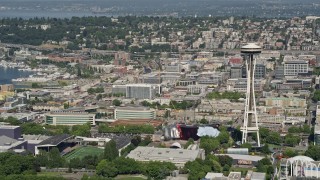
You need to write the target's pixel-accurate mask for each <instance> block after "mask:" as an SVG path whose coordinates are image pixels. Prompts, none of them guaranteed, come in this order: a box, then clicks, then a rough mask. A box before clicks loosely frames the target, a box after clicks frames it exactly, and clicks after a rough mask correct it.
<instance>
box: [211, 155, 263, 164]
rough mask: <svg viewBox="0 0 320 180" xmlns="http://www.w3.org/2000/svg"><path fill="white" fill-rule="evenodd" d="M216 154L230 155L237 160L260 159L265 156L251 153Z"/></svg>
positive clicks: (255, 160)
mask: <svg viewBox="0 0 320 180" xmlns="http://www.w3.org/2000/svg"><path fill="white" fill-rule="evenodd" d="M215 155H216V156H229V157H231V158H232V159H235V160H248V161H254V162H257V161H260V160H261V159H263V158H264V157H262V156H251V155H242V154H215Z"/></svg>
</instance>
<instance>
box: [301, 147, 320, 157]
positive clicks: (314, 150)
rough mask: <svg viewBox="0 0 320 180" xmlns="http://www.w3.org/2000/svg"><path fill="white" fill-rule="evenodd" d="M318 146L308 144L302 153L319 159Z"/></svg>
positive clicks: (319, 148) (319, 149)
mask: <svg viewBox="0 0 320 180" xmlns="http://www.w3.org/2000/svg"><path fill="white" fill-rule="evenodd" d="M319 152H320V146H312V145H311V146H309V147H308V150H306V152H305V153H304V155H306V156H308V157H310V158H312V159H313V160H315V161H318V160H320V153H319Z"/></svg>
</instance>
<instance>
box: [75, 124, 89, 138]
mask: <svg viewBox="0 0 320 180" xmlns="http://www.w3.org/2000/svg"><path fill="white" fill-rule="evenodd" d="M90 129H91V125H90V124H89V123H86V124H83V125H74V126H72V129H71V134H72V135H75V136H84V137H89V136H90Z"/></svg>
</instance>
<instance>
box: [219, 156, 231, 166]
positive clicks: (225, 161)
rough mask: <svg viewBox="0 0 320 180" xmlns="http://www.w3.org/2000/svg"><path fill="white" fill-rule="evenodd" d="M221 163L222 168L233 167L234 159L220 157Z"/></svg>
mask: <svg viewBox="0 0 320 180" xmlns="http://www.w3.org/2000/svg"><path fill="white" fill-rule="evenodd" d="M218 159H219V163H220V164H221V166H225V165H229V166H232V161H233V159H232V158H231V157H229V156H218Z"/></svg>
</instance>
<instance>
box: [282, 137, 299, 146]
mask: <svg viewBox="0 0 320 180" xmlns="http://www.w3.org/2000/svg"><path fill="white" fill-rule="evenodd" d="M284 142H285V144H286V145H288V146H292V147H293V146H295V145H297V144H299V143H300V137H298V136H294V135H292V134H287V135H286V136H285V138H284Z"/></svg>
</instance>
